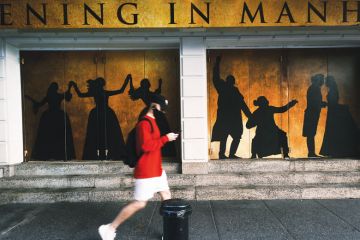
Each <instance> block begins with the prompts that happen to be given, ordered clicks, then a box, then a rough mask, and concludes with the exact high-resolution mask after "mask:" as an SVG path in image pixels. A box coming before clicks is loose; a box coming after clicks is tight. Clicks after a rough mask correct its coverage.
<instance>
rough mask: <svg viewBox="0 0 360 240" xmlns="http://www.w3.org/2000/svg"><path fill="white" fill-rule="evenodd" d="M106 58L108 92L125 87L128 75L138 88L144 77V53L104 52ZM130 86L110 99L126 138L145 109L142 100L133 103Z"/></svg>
mask: <svg viewBox="0 0 360 240" xmlns="http://www.w3.org/2000/svg"><path fill="white" fill-rule="evenodd" d="M104 56H105V57H106V64H105V73H104V75H105V79H106V86H105V89H107V90H117V89H120V87H121V86H122V85H123V83H124V81H125V78H126V76H127V75H128V74H131V75H132V78H133V81H136V84H135V86H138V82H137V81H138V79H142V78H143V77H144V64H145V63H144V51H109V52H104ZM129 89H130V88H129V85H128V86H127V87H126V89H125V91H124V93H123V94H119V95H114V96H112V97H110V98H109V106H110V107H111V108H112V109H113V110H114V112H115V113H116V116H117V117H118V120H119V123H120V127H121V130H122V133H123V136H124V138H125V139H126V136H127V135H128V133H129V132H130V131H131V129H132V128H133V127H134V126H135V123H136V122H135V120H136V119H137V118H138V117H139V113H140V111H141V109H142V108H144V105H143V103H142V102H141V100H139V101H136V102H134V101H132V100H131V99H130V96H129V93H128V92H129Z"/></svg>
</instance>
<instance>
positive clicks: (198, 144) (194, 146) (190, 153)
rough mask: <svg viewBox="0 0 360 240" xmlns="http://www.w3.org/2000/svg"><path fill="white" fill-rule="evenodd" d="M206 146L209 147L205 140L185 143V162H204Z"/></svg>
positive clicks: (192, 140) (193, 140)
mask: <svg viewBox="0 0 360 240" xmlns="http://www.w3.org/2000/svg"><path fill="white" fill-rule="evenodd" d="M204 145H207V142H206V140H205V139H191V140H187V141H185V142H184V144H183V150H184V160H185V161H186V160H204V155H206V151H205V150H206V149H205V148H204Z"/></svg>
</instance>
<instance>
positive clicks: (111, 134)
mask: <svg viewBox="0 0 360 240" xmlns="http://www.w3.org/2000/svg"><path fill="white" fill-rule="evenodd" d="M130 78H131V75H130V74H129V75H128V76H127V77H126V79H125V82H124V83H123V85H122V87H121V88H120V89H119V90H115V91H107V90H105V89H104V86H105V79H104V78H97V79H95V80H91V79H90V80H88V81H87V84H88V86H87V87H88V91H87V92H85V93H82V92H81V91H80V90H79V88H78V86H77V85H76V83H75V82H73V81H71V82H70V84H71V86H73V87H74V89H75V91H76V93H77V95H78V96H79V97H80V98H87V97H92V98H94V100H95V105H96V106H95V108H93V109H92V110H91V111H90V114H89V118H88V125H87V132H86V139H85V145H84V151H83V159H84V160H97V159H102V160H103V159H112V160H121V159H122V158H123V157H125V156H126V149H125V142H124V138H123V134H122V131H121V128H120V124H119V121H118V119H117V117H116V114H115V112H114V111H113V110H112V109H111V108H110V107H109V105H108V100H109V97H111V96H114V95H116V94H121V93H123V92H124V90H125V88H126V85H127V84H128V83H129V81H130Z"/></svg>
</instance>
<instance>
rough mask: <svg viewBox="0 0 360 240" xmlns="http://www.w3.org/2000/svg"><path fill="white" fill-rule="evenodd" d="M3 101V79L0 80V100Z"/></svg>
mask: <svg viewBox="0 0 360 240" xmlns="http://www.w3.org/2000/svg"><path fill="white" fill-rule="evenodd" d="M3 99H5V79H4V78H0V100H3Z"/></svg>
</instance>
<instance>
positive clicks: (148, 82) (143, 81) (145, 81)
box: [140, 78, 151, 88]
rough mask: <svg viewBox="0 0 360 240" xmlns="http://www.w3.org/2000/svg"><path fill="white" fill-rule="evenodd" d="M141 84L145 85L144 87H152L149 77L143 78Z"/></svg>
mask: <svg viewBox="0 0 360 240" xmlns="http://www.w3.org/2000/svg"><path fill="white" fill-rule="evenodd" d="M140 86H141V87H144V88H150V87H151V84H150V81H149V79H147V78H144V79H143V80H141V82H140Z"/></svg>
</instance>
